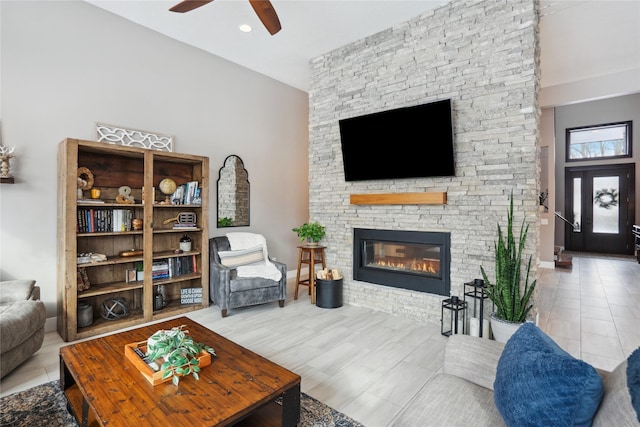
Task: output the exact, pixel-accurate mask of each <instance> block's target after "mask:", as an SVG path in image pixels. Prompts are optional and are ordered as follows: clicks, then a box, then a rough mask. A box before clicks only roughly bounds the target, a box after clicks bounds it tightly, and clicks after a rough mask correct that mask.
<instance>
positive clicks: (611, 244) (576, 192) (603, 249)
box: [565, 163, 635, 254]
mask: <svg viewBox="0 0 640 427" xmlns="http://www.w3.org/2000/svg"><path fill="white" fill-rule="evenodd" d="M566 172H567V173H566V189H565V195H566V200H565V207H566V213H567V215H568V218H569V220H570V221H572V222H573V229H572V227H567V228H566V233H565V245H566V248H567V249H569V250H573V251H584V252H597V253H611V254H633V235H632V233H631V228H632V225H633V222H634V220H635V206H634V205H635V203H633V202H632V203H630V201H633V200H635V199H634V182H635V165H634V164H633V163H629V164H623V165H607V166H595V167H579V168H567V170H566Z"/></svg>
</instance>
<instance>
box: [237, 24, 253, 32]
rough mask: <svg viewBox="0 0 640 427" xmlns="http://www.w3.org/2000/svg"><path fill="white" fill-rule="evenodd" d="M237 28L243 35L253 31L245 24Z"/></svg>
mask: <svg viewBox="0 0 640 427" xmlns="http://www.w3.org/2000/svg"><path fill="white" fill-rule="evenodd" d="M238 28H240V31H242V32H243V33H249V32H251V30H253V28H251V25H247V24H242V25H240V26H238Z"/></svg>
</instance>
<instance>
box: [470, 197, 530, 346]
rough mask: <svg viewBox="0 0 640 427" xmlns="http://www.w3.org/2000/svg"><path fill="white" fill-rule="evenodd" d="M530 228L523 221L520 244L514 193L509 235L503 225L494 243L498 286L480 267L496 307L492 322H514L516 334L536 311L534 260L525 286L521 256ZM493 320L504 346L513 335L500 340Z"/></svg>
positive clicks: (509, 216)
mask: <svg viewBox="0 0 640 427" xmlns="http://www.w3.org/2000/svg"><path fill="white" fill-rule="evenodd" d="M528 231H529V226H528V225H526V226H525V221H524V219H523V220H522V224H521V226H520V235H519V237H518V241H517V242H516V238H515V236H514V233H513V193H512V194H511V198H510V201H509V211H508V215H507V231H506V236H505V235H504V233H503V230H502V228H501V227H500V224H498V240H497V242H495V243H494V250H495V273H496V275H495V282H491V281H490V280H489V277H488V276H487V274H486V272H485V270H484V268H483V267H482V266H481V267H480V271H481V272H482V277H483V279H484V282H485V286H486V291H487V295H488V296H489V299H491V301H492V302H493V303H494V304H495V307H496V312H495V315H494V316H493V318H498V319H499V320H503V321H506V322H511V323H514V324H517V325H513V327H512V330H513V332H515V330H516V329H517V328H518V327H519V326H520V324H522V323H524V322H525V321H526V319H527V314H528V313H529V311H530V310H531V308H532V307H533V304H532V303H531V302H530V301H531V297H532V295H533V291H534V289H535V287H536V280H533V282H531V283H529V273H530V271H531V261H532V257H531V256H529V261H528V262H527V270H526V275H525V277H524V283H521V282H522V280H521V279H522V274H521V267H522V261H523V260H522V252H523V250H524V246H525V242H526V240H527V233H528ZM493 318H492V324H491V325H492V329H493V332H494V336H495V338H496V340H498V341H503V339H504V341H503V342H505V341H506V340H507V339H508V338H509V336H510V335H507V336H505V338H501V337H499V336H498V334H496V330H495V329H496V328H495V327H494V322H493Z"/></svg>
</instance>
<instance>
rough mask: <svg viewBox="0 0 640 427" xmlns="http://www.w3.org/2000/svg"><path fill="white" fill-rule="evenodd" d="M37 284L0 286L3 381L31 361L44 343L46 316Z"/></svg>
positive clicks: (12, 282) (13, 282)
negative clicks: (28, 360) (21, 365)
mask: <svg viewBox="0 0 640 427" xmlns="http://www.w3.org/2000/svg"><path fill="white" fill-rule="evenodd" d="M35 283H36V282H35V281H34V280H9V281H6V282H0V358H1V359H2V363H0V378H2V377H4V376H5V375H7V374H8V373H9V372H11V371H12V370H13V369H15V368H16V367H17V366H18V365H20V364H21V363H22V362H24V361H26V360H27V359H28V358H29V357H31V355H32V354H33V353H35V352H36V351H38V350H39V349H40V347H41V346H42V342H43V341H44V324H45V322H46V320H47V313H46V310H45V307H44V303H43V302H42V301H40V287H38V286H36V285H35Z"/></svg>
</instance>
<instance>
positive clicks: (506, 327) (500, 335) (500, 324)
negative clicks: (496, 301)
mask: <svg viewBox="0 0 640 427" xmlns="http://www.w3.org/2000/svg"><path fill="white" fill-rule="evenodd" d="M490 319H491V331H492V332H493V338H495V340H496V341H498V342H501V343H506V342H507V341H508V340H509V338H511V335H513V334H515V333H516V331H517V330H518V328H520V326H522V325H523V323H517V322H509V321H507V320H502V319H499V318H498V317H497V316H496V314H495V313H491V316H490Z"/></svg>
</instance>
